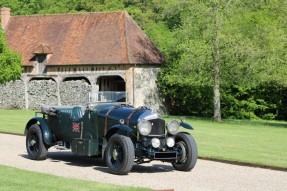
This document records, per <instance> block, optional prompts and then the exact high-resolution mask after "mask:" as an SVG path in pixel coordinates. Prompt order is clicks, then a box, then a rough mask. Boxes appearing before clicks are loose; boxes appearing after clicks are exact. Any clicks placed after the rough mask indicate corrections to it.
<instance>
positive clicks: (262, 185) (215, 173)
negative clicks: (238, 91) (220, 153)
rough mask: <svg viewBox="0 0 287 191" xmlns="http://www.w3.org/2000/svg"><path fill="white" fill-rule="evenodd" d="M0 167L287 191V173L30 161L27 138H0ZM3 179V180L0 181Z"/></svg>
mask: <svg viewBox="0 0 287 191" xmlns="http://www.w3.org/2000/svg"><path fill="white" fill-rule="evenodd" d="M0 164H3V165H7V166H13V167H17V168H20V169H26V170H31V171H37V172H43V173H48V174H54V175H58V176H64V177H71V178H77V179H85V180H92V181H97V182H104V183H113V184H120V185H129V186H142V187H148V188H152V189H174V190H176V191H185V190H186V191H191V190H195V191H201V190H212V191H213V190H220V191H224V190H228V191H231V190H244V191H245V190H252V191H253V190H260V191H262V190H282V191H283V190H284V191H285V190H287V172H283V171H275V170H268V169H261V168H253V167H245V166H237V165H231V164H224V163H220V162H212V161H205V160H198V162H197V165H196V166H195V168H194V169H193V170H192V171H191V172H179V171H175V170H174V169H173V167H172V166H171V165H170V164H169V163H162V162H151V163H148V164H143V165H135V166H134V167H133V169H132V171H131V172H130V173H129V174H128V175H125V176H117V175H112V174H109V173H108V169H107V167H106V166H105V164H104V162H103V161H102V160H99V159H93V158H89V157H83V156H75V155H73V154H72V153H71V152H69V151H58V150H56V149H55V148H51V149H49V154H48V158H47V160H44V161H32V160H30V159H28V155H27V152H26V148H25V137H24V136H16V135H7V134H0ZM0 178H1V177H0Z"/></svg>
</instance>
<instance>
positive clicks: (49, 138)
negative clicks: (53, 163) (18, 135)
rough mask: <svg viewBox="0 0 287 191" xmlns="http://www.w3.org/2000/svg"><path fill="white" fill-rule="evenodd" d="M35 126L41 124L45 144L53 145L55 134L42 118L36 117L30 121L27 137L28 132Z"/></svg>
mask: <svg viewBox="0 0 287 191" xmlns="http://www.w3.org/2000/svg"><path fill="white" fill-rule="evenodd" d="M34 124H39V126H40V128H41V131H42V136H43V140H44V142H45V144H47V145H52V143H53V133H52V131H51V130H50V128H49V127H48V125H47V122H46V119H43V118H42V117H34V118H32V119H30V120H29V121H28V123H27V124H26V127H25V135H26V134H27V131H28V129H29V128H30V127H31V125H34Z"/></svg>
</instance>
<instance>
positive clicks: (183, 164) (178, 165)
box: [172, 133, 197, 171]
mask: <svg viewBox="0 0 287 191" xmlns="http://www.w3.org/2000/svg"><path fill="white" fill-rule="evenodd" d="M175 141H176V143H175V147H177V151H178V153H179V154H178V157H177V160H176V161H175V162H173V163H172V165H173V167H174V168H175V169H176V170H180V171H190V170H191V169H193V168H194V166H195V164H196V162H197V146H196V143H195V140H194V138H193V137H192V136H191V135H189V134H185V133H177V134H176V135H175Z"/></svg>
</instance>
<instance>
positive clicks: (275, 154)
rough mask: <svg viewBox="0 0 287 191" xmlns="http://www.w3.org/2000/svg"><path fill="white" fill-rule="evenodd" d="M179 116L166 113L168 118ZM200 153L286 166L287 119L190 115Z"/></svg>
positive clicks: (217, 157) (228, 158) (216, 157)
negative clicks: (217, 120)
mask: <svg viewBox="0 0 287 191" xmlns="http://www.w3.org/2000/svg"><path fill="white" fill-rule="evenodd" d="M173 118H174V119H178V117H166V119H167V120H169V119H173ZM186 122H188V123H189V124H191V125H192V126H193V128H194V129H195V130H194V131H189V130H188V132H190V133H191V134H192V135H193V136H194V138H195V140H196V143H197V145H198V152H199V156H200V157H208V158H214V159H223V160H230V161H237V162H244V163H252V164H259V165H266V166H273V167H283V168H287V122H278V121H245V120H225V121H223V122H222V123H215V122H212V121H211V120H206V119H198V118H187V119H186Z"/></svg>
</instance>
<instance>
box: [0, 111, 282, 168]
mask: <svg viewBox="0 0 287 191" xmlns="http://www.w3.org/2000/svg"><path fill="white" fill-rule="evenodd" d="M33 116H34V112H32V111H23V110H22V111H21V110H0V120H1V123H2V124H1V125H0V132H9V133H16V134H23V132H24V127H25V124H26V123H27V121H28V120H29V119H30V118H31V117H33ZM165 119H166V120H169V119H179V117H171V116H166V117H165ZM186 122H188V123H189V124H191V125H192V126H193V127H194V129H195V130H194V131H189V130H187V131H188V132H190V133H191V134H192V135H193V136H194V138H195V140H196V142H197V145H198V151H199V156H200V157H208V158H214V159H223V160H230V161H238V162H245V163H253V164H259V165H266V166H273V167H282V168H286V169H287V122H279V121H262V120H259V121H248V120H224V121H223V122H222V123H214V122H212V121H211V120H209V119H204V118H192V117H189V118H186ZM183 130H184V131H185V129H183Z"/></svg>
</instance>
